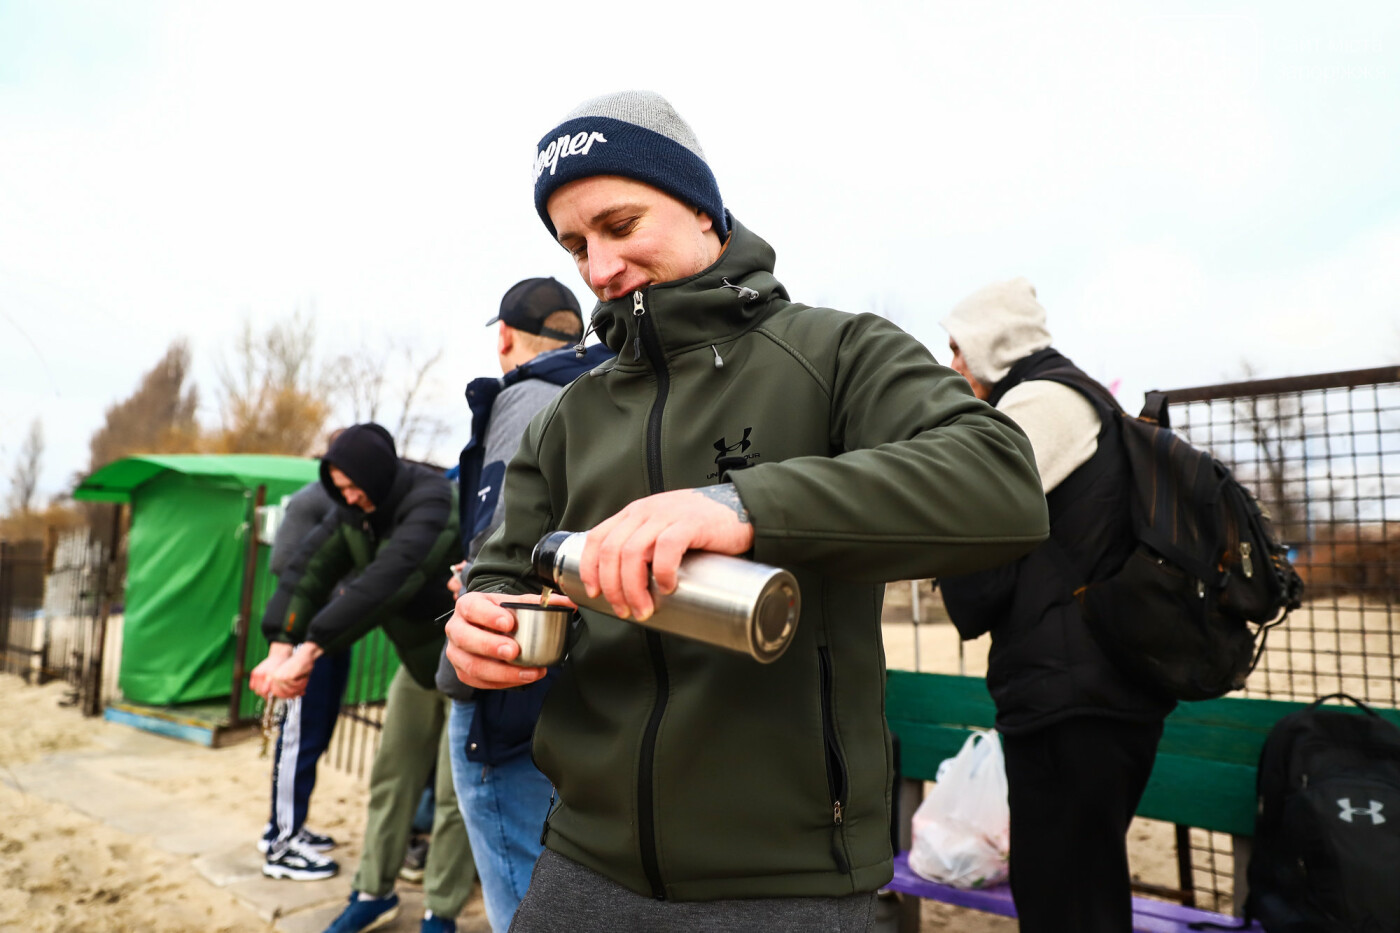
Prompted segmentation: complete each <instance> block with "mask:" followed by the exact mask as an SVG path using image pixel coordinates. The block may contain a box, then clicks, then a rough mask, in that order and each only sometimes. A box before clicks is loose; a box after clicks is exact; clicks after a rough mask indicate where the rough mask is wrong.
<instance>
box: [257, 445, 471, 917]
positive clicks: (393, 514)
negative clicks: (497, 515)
mask: <svg viewBox="0 0 1400 933" xmlns="http://www.w3.org/2000/svg"><path fill="white" fill-rule="evenodd" d="M321 483H322V485H323V486H324V487H325V489H326V491H327V492H328V493H330V495H331V498H332V499H333V500H335V501H336V503H337V504H338V508H337V509H336V510H335V512H334V513H333V514H332V515H330V516H328V517H327V518H326V520H324V521H323V522H321V524H320V525H318V526H317V527H316V528H315V530H313V531H312V532H311V533H310V534H309V535H307V536H306V538H304V539H303V541H302V544H301V546H300V547H299V548H298V550H297V552H296V555H295V556H294V557H293V558H292V560H291V562H290V565H289V567H288V568H287V570H286V572H285V573H284V574H283V576H282V577H281V578H279V582H278V588H277V592H276V593H275V594H273V597H272V599H271V600H270V601H269V603H268V608H267V611H266V613H265V614H264V616H263V631H264V634H266V635H267V638H268V641H269V642H275V641H282V642H290V643H293V644H299V647H298V648H297V650H296V651H295V652H294V653H293V654H292V655H291V657H290V658H288V659H287V660H286V661H284V662H283V663H282V664H281V665H280V666H279V667H278V668H277V669H276V670H275V671H274V672H273V673H272V674H271V676H270V678H269V680H270V690H271V693H272V695H273V696H277V697H283V698H288V697H295V696H300V695H301V694H302V692H303V691H305V689H306V684H307V679H308V676H309V674H310V673H311V669H312V666H313V664H314V663H315V661H316V659H317V658H318V657H320V656H321V655H322V654H323V653H325V652H327V651H337V650H342V649H345V648H348V647H349V646H350V645H352V644H353V643H354V642H355V641H357V640H358V639H360V638H361V637H362V636H364V635H366V634H368V633H369V632H370V631H371V630H373V629H374V628H376V627H380V628H383V629H384V633H385V635H387V636H388V638H389V640H390V642H392V643H393V645H394V649H395V652H396V653H397V654H398V657H399V661H400V667H399V670H398V672H397V673H396V674H395V675H394V679H393V681H392V683H391V684H390V686H389V693H388V698H387V702H386V704H385V709H384V722H383V727H382V730H381V733H380V735H381V738H380V744H379V751H378V753H377V754H376V755H375V759H374V768H373V771H372V773H371V775H370V803H369V818H368V820H367V823H366V827H365V841H364V849H363V852H362V853H361V857H360V866H359V870H358V871H357V872H356V874H355V880H354V883H353V884H354V891H353V892H352V893H351V895H350V903H349V905H348V906H347V907H346V909H345V911H344V912H343V913H342V914H341V915H340V917H339V918H337V920H336V921H335V923H333V924H332V925H331V927H330V928H329V930H328V933H358V931H360V930H364V929H367V928H370V927H371V926H377V925H380V924H382V923H386V922H388V921H389V920H390V919H391V918H392V917H393V916H394V915H395V914H396V913H397V911H398V895H396V894H395V893H394V879H395V877H396V876H397V874H398V870H399V866H400V865H401V864H402V862H403V856H404V851H405V849H406V848H407V846H408V835H409V828H410V824H411V823H412V820H413V811H414V809H415V808H416V806H417V803H418V798H419V795H420V794H421V792H422V790H423V786H424V784H425V783H426V782H427V780H428V775H429V772H430V771H431V770H432V768H433V760H434V756H436V759H437V770H436V775H435V783H434V791H435V794H436V798H437V803H436V812H435V814H434V820H433V845H432V848H431V849H430V850H429V853H428V863H427V866H426V874H425V880H424V889H425V890H424V903H425V905H426V906H427V908H428V911H427V915H426V916H425V917H424V918H423V922H422V926H421V928H420V929H421V930H422V931H423V933H450V931H452V930H455V929H456V925H455V918H456V916H457V914H458V913H460V912H461V909H462V907H463V905H464V904H465V903H466V901H467V898H468V897H469V896H470V895H471V890H472V885H473V882H474V881H475V875H476V872H475V868H474V863H473V861H472V855H471V847H470V845H469V844H468V841H467V834H466V829H465V827H464V826H463V824H462V815H461V813H460V812H459V811H458V809H457V800H456V797H455V795H454V794H453V789H452V773H451V766H450V764H449V750H448V743H447V729H446V720H447V711H448V701H447V698H446V697H444V696H443V695H442V694H440V693H438V692H437V689H436V687H435V685H434V675H435V674H436V672H437V660H438V656H439V655H440V654H441V652H442V646H443V630H442V622H441V621H438V620H439V619H440V618H441V617H442V615H443V614H444V613H445V612H448V611H449V610H450V609H451V607H452V599H451V596H450V594H449V593H448V592H447V591H446V590H445V589H444V588H443V586H442V584H441V581H442V579H443V578H444V577H445V576H446V575H447V574H448V573H449V568H450V567H451V565H452V563H453V562H454V561H455V560H456V559H457V557H458V556H459V555H460V554H461V542H460V540H459V537H458V529H459V524H458V517H457V490H456V486H454V485H453V483H452V482H451V481H450V480H448V479H447V478H446V477H444V476H442V475H441V474H439V473H437V472H435V471H433V470H431V469H428V468H427V467H423V466H418V465H416V464H412V463H408V462H406V461H403V460H400V459H399V457H398V454H397V452H396V451H395V449H394V441H393V438H392V436H390V434H389V432H388V431H386V430H385V429H384V428H382V427H380V426H379V425H377V424H358V425H354V426H352V427H349V428H346V429H345V431H344V432H342V433H341V435H340V436H339V437H338V438H336V439H335V441H334V442H332V444H331V446H330V449H329V450H327V451H326V455H325V456H324V457H323V458H322V460H321ZM347 578H348V579H347ZM341 580H345V581H346V582H343V583H340V584H337V581H341ZM269 855H270V856H271V852H270V853H269Z"/></svg>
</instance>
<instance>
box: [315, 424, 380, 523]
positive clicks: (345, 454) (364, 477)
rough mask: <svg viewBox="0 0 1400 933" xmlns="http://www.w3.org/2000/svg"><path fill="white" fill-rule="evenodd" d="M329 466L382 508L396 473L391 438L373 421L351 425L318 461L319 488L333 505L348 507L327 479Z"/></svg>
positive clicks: (329, 473) (341, 495) (329, 470)
mask: <svg viewBox="0 0 1400 933" xmlns="http://www.w3.org/2000/svg"><path fill="white" fill-rule="evenodd" d="M331 467H335V468H337V469H339V470H340V471H341V472H342V473H344V474H345V475H346V476H348V477H349V478H350V480H351V482H353V483H354V484H355V485H356V486H359V487H360V489H362V490H363V491H364V493H365V495H367V496H369V501H370V502H372V503H374V507H375V508H376V509H380V508H383V507H384V505H385V504H386V503H387V502H388V499H389V496H390V491H391V489H392V487H393V485H394V478H395V476H396V475H397V474H398V470H399V456H398V452H397V451H396V450H395V449H394V438H393V435H391V434H390V433H389V432H388V431H387V430H386V429H385V428H383V427H382V426H380V425H378V424H375V423H374V422H368V423H366V424H352V425H351V426H350V427H348V428H346V429H345V430H344V431H341V432H340V436H339V437H337V438H336V439H335V441H334V442H333V443H332V444H331V446H330V449H328V450H327V451H326V453H325V456H323V457H322V458H321V470H320V475H321V485H322V486H324V487H325V489H326V492H328V493H330V496H331V498H332V499H334V500H335V501H336V502H339V503H340V504H341V505H348V503H346V501H345V496H344V495H343V494H342V493H341V491H340V489H339V487H337V486H336V485H335V482H334V481H332V480H331Z"/></svg>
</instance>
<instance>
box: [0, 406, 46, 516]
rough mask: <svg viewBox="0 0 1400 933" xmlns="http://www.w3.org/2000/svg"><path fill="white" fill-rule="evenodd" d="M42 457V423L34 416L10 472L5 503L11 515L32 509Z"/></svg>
mask: <svg viewBox="0 0 1400 933" xmlns="http://www.w3.org/2000/svg"><path fill="white" fill-rule="evenodd" d="M43 459H44V425H43V424H42V423H41V422H40V421H39V419H38V418H35V419H34V420H33V421H32V422H31V423H30V425H29V433H28V434H27V435H25V438H24V444H23V446H21V447H20V449H19V456H18V457H17V458H16V459H15V468H14V470H13V472H11V473H10V495H9V501H8V502H7V503H6V504H7V505H8V507H9V512H10V514H11V515H28V514H29V513H30V512H32V511H34V497H35V496H36V495H37V494H38V492H39V473H40V468H41V466H42V464H43Z"/></svg>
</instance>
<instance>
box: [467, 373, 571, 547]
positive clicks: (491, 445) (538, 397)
mask: <svg viewBox="0 0 1400 933" xmlns="http://www.w3.org/2000/svg"><path fill="white" fill-rule="evenodd" d="M558 394H559V387H558V386H556V385H552V384H550V383H548V382H543V381H541V380H538V379H529V380H526V381H524V382H518V383H516V384H515V385H513V386H511V387H510V388H508V389H506V390H505V391H504V392H502V393H501V394H500V395H499V396H497V398H496V403H495V405H494V406H493V407H492V410H491V423H490V425H489V426H488V427H487V429H486V442H485V445H484V448H485V449H484V451H483V459H484V466H483V467H482V471H481V488H480V489H478V490H476V491H475V492H476V496H477V500H478V501H479V502H480V503H481V504H482V505H484V506H489V507H490V509H491V515H490V519H489V520H487V521H486V523H485V525H484V526H480V527H478V528H477V529H474V534H473V536H472V539H471V545H470V547H469V548H468V550H467V563H468V564H471V563H473V562H474V561H475V559H476V557H477V555H478V554H480V553H481V548H482V546H483V545H484V544H485V543H486V541H487V539H489V538H490V537H491V535H492V533H493V532H495V530H496V529H497V528H499V527H500V526H501V522H502V521H504V520H505V508H504V496H502V495H501V487H502V485H503V484H504V480H505V470H506V466H507V465H508V464H509V463H510V461H511V459H512V458H514V456H515V454H516V452H517V451H518V450H519V449H520V440H521V438H522V437H523V436H524V434H525V430H526V428H528V427H529V424H530V421H531V419H532V418H533V417H534V416H535V415H536V414H538V413H539V411H540V409H541V408H543V407H545V405H547V404H548V403H549V401H550V399H552V398H553V397H554V396H555V395H558ZM464 494H466V493H464ZM478 524H479V525H480V523H478Z"/></svg>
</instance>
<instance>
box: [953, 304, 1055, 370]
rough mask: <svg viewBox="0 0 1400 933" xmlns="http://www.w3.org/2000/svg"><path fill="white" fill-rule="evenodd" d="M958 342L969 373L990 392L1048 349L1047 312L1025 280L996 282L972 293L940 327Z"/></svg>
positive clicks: (954, 309)
mask: <svg viewBox="0 0 1400 933" xmlns="http://www.w3.org/2000/svg"><path fill="white" fill-rule="evenodd" d="M942 324H943V329H944V330H946V331H947V332H948V335H949V336H950V337H952V338H953V340H955V341H957V344H958V349H960V350H961V351H962V355H963V360H964V361H966V363H967V368H968V371H969V372H971V373H972V375H973V376H975V377H976V378H977V381H978V382H980V383H982V384H983V385H985V386H987V387H988V388H991V387H992V386H995V385H996V384H997V383H998V382H1000V381H1001V380H1002V379H1004V378H1005V377H1006V374H1007V373H1008V372H1009V371H1010V370H1011V366H1012V364H1013V363H1015V362H1016V361H1017V360H1019V359H1022V358H1024V357H1027V356H1030V355H1031V354H1032V353H1035V352H1036V351H1037V350H1043V349H1045V348H1046V347H1048V346H1050V331H1049V330H1047V329H1046V327H1045V309H1044V308H1043V307H1041V305H1040V302H1039V301H1037V300H1036V297H1035V286H1034V285H1032V284H1031V283H1030V282H1029V281H1027V280H1026V279H1023V278H1016V279H1012V280H1010V281H1009V282H997V283H996V284H994V285H988V286H987V287H986V288H983V289H981V290H979V291H976V292H973V293H972V294H971V295H969V296H968V297H966V298H964V299H963V300H962V301H961V302H959V303H958V304H957V306H956V307H954V308H953V310H952V313H950V314H949V315H948V316H947V317H946V318H944V319H943V321H942Z"/></svg>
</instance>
